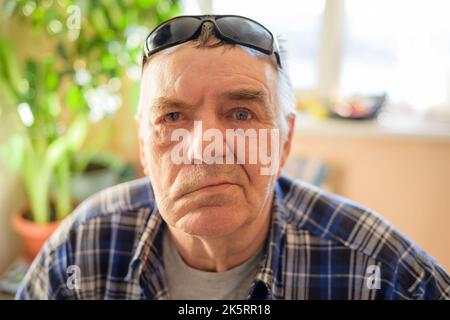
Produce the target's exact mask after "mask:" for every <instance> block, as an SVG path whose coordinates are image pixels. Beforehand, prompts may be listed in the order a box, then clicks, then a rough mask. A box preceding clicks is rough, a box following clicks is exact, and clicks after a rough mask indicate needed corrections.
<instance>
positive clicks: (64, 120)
mask: <svg viewBox="0 0 450 320" xmlns="http://www.w3.org/2000/svg"><path fill="white" fill-rule="evenodd" d="M0 4H2V11H3V15H4V17H6V18H7V19H8V21H9V22H10V23H16V24H17V23H20V24H23V25H25V26H27V28H28V29H29V32H30V33H31V34H32V35H33V37H43V38H44V39H45V40H46V43H47V44H48V48H46V49H47V50H49V51H50V52H51V54H47V55H45V56H42V55H41V56H39V55H32V54H30V55H25V56H20V57H17V56H16V50H15V48H14V42H13V41H11V39H8V37H7V35H6V32H5V30H3V31H2V32H1V33H0V99H1V100H0V107H1V108H2V109H1V112H0V117H4V119H2V121H6V122H8V121H9V120H7V119H14V120H15V121H13V122H15V124H16V125H15V126H13V127H12V128H11V127H10V128H9V129H8V132H7V134H6V139H5V140H4V141H1V145H0V153H1V154H2V155H3V156H2V158H3V159H4V160H6V161H5V163H6V164H7V165H8V167H10V168H11V169H12V170H15V171H16V172H18V173H19V175H20V176H21V177H22V179H23V182H24V186H25V190H26V193H27V195H28V199H29V205H28V208H27V209H26V210H23V211H22V212H21V214H20V215H19V216H23V218H25V220H28V222H29V223H32V224H34V225H37V226H41V227H43V226H49V225H50V224H51V223H52V222H54V221H60V220H62V219H63V218H64V217H65V216H66V215H67V214H68V213H69V212H70V211H71V209H72V204H73V203H72V202H73V199H72V193H71V190H70V186H71V177H72V175H73V168H74V167H76V166H74V165H73V161H74V156H75V155H76V154H79V153H82V152H83V147H84V145H85V142H86V137H87V136H88V134H89V128H90V123H91V122H98V121H101V120H102V119H104V118H107V117H108V116H110V115H112V114H114V112H115V111H116V109H117V108H118V107H119V106H120V104H121V103H122V96H121V94H120V87H121V83H122V82H123V81H124V80H125V81H126V79H125V78H126V77H125V75H127V76H128V78H129V79H131V81H133V80H137V78H138V76H139V67H138V63H139V58H140V52H141V45H142V40H143V38H144V36H145V35H146V34H147V33H148V31H149V28H150V27H153V26H155V25H156V24H158V23H160V22H161V21H163V20H166V19H168V18H170V17H172V16H174V15H176V14H177V13H178V12H179V4H178V1H176V0H162V1H155V0H137V1H127V0H118V1H106V0H100V1H87V0H58V1H48V0H42V1H37V0H28V1H23V0H4V1H0ZM132 88H133V90H130V96H127V97H125V98H126V99H128V100H131V104H133V103H134V102H135V101H132V99H133V98H134V99H136V94H137V85H136V84H134V86H132ZM6 127H8V126H6ZM87 154H92V152H88V153H87ZM52 185H54V186H55V188H54V189H55V192H54V196H53V199H52V197H51V192H50V190H51V186H52ZM53 229H54V227H52V228H50V230H48V231H47V232H51V231H52V230H53ZM47 236H48V235H45V236H44V237H43V238H46V237H47ZM44 240H45V239H44ZM42 241H43V240H42ZM39 247H40V245H39ZM25 250H26V248H25ZM35 251H36V250H35ZM28 254H29V256H30V258H31V257H32V256H33V255H34V254H36V252H32V253H31V252H29V253H28Z"/></svg>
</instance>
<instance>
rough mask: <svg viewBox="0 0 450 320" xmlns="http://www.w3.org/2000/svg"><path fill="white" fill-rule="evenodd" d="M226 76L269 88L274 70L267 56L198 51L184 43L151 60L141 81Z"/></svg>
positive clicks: (229, 48) (233, 49) (223, 50)
mask: <svg viewBox="0 0 450 320" xmlns="http://www.w3.org/2000/svg"><path fill="white" fill-rule="evenodd" d="M227 76H236V77H242V78H245V77H247V78H251V79H254V80H256V81H259V82H262V83H263V84H265V85H269V81H270V80H271V78H274V77H275V76H276V70H275V68H274V66H273V64H272V62H271V60H270V58H269V57H268V56H266V55H264V54H260V53H255V52H254V51H252V50H246V49H243V48H242V47H240V46H233V47H232V46H228V45H224V46H220V47H214V48H211V47H202V48H198V47H197V46H196V45H195V43H194V42H188V43H184V44H181V45H178V46H176V47H172V48H169V49H166V50H163V51H161V52H158V53H157V54H155V56H152V57H151V59H150V60H149V62H148V63H147V66H146V67H145V69H144V73H143V79H142V80H143V82H146V80H151V82H155V81H157V82H159V84H163V83H171V82H174V81H180V77H187V78H189V79H192V80H194V79H195V78H200V77H209V78H214V77H227ZM143 84H144V85H145V83H143Z"/></svg>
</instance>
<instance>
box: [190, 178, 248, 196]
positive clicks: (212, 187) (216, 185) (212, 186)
mask: <svg viewBox="0 0 450 320" xmlns="http://www.w3.org/2000/svg"><path fill="white" fill-rule="evenodd" d="M231 186H239V185H238V184H236V183H233V182H230V181H215V182H210V183H207V184H203V185H201V186H199V187H195V188H193V189H191V190H189V191H188V192H186V193H185V194H184V195H183V196H186V195H189V194H191V193H194V192H199V191H200V192H222V191H225V190H226V189H227V188H229V187H231Z"/></svg>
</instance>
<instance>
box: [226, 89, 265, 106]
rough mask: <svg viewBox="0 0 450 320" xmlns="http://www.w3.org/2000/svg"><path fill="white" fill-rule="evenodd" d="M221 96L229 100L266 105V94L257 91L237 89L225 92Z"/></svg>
mask: <svg viewBox="0 0 450 320" xmlns="http://www.w3.org/2000/svg"><path fill="white" fill-rule="evenodd" d="M222 96H223V97H225V98H227V99H229V100H237V101H239V100H247V101H255V102H260V103H263V104H267V100H266V98H267V94H266V92H265V91H263V90H259V89H238V90H232V91H226V92H224V93H223V94H222Z"/></svg>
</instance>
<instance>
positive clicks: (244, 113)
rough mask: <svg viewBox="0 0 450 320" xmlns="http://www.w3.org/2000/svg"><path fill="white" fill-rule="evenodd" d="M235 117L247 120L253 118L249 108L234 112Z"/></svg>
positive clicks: (239, 119)
mask: <svg viewBox="0 0 450 320" xmlns="http://www.w3.org/2000/svg"><path fill="white" fill-rule="evenodd" d="M233 116H234V119H235V120H238V121H246V120H250V119H251V118H252V115H251V114H250V112H248V111H247V110H237V111H235V112H234V115H233Z"/></svg>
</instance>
